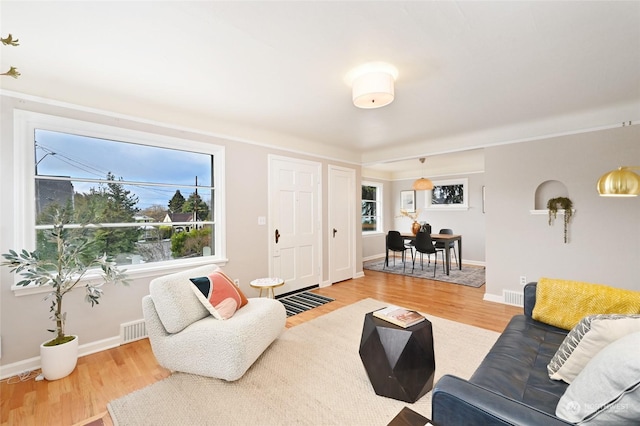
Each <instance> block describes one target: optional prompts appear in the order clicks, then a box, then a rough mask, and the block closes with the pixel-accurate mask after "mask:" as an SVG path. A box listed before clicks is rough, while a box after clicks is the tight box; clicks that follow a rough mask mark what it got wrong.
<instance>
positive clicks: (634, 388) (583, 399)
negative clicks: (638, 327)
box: [556, 332, 640, 426]
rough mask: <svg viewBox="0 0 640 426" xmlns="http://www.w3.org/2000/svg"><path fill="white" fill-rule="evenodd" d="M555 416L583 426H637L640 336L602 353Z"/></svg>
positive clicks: (562, 400) (639, 413)
mask: <svg viewBox="0 0 640 426" xmlns="http://www.w3.org/2000/svg"><path fill="white" fill-rule="evenodd" d="M556 415H557V416H558V417H560V418H562V419H564V420H567V421H569V422H573V423H578V422H580V424H593V425H596V424H611V425H616V426H621V425H637V424H638V419H640V332H638V333H632V334H629V335H627V336H624V337H622V338H620V339H618V340H616V341H615V342H613V343H611V344H610V345H608V346H607V347H606V348H604V349H602V350H601V351H600V352H598V354H597V355H596V356H594V357H593V359H592V360H591V361H589V363H588V364H587V366H586V367H585V368H584V369H583V370H582V372H581V373H580V374H579V375H578V377H576V378H575V380H574V381H573V382H572V383H571V385H569V387H568V388H567V391H566V392H565V394H564V395H563V396H562V398H560V401H559V402H558V406H557V408H556Z"/></svg>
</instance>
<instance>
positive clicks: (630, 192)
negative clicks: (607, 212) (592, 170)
mask: <svg viewBox="0 0 640 426" xmlns="http://www.w3.org/2000/svg"><path fill="white" fill-rule="evenodd" d="M632 169H636V170H640V166H622V167H618V168H617V169H616V170H612V171H610V172H607V173H605V174H604V175H602V177H601V178H600V179H598V184H597V188H598V193H599V194H600V195H601V196H603V197H637V196H638V195H639V194H640V176H639V175H638V174H637V173H634V172H632V171H631V170H632Z"/></svg>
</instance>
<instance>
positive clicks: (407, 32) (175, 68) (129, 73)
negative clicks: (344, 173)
mask: <svg viewBox="0 0 640 426" xmlns="http://www.w3.org/2000/svg"><path fill="white" fill-rule="evenodd" d="M0 25H1V26H0V30H1V32H2V36H3V37H6V35H7V34H8V33H11V34H13V36H14V38H18V39H19V40H20V46H18V47H9V46H2V47H1V49H2V50H1V66H2V71H4V70H6V69H8V67H9V66H15V67H17V68H18V70H19V71H20V72H21V74H22V75H21V77H20V78H19V79H12V78H10V77H2V78H0V87H1V88H2V89H3V90H5V91H8V92H9V93H11V92H13V93H21V94H26V95H33V96H37V97H43V98H48V99H54V100H56V101H61V102H67V103H72V104H75V105H82V106H86V107H89V108H96V109H99V110H106V111H114V112H118V113H121V114H124V115H132V116H136V117H140V118H143V119H149V120H155V121H162V122H169V123H172V124H175V125H177V126H182V127H185V128H193V129H198V130H202V131H206V132H210V133H213V134H218V135H222V136H228V137H233V138H234V139H239V140H248V141H253V142H258V143H262V144H265V145H270V146H280V147H283V148H287V149H292V150H298V151H304V152H310V153H314V154H317V155H323V156H325V157H327V158H340V159H343V160H346V161H348V162H352V163H357V164H363V165H364V166H365V167H367V168H370V169H375V170H378V171H379V172H380V173H392V174H393V173H397V172H398V170H402V169H406V168H407V167H409V166H411V165H412V164H415V165H416V167H415V169H416V170H423V169H425V168H426V169H427V170H426V173H424V174H426V175H430V174H433V173H434V172H433V170H429V167H430V165H431V167H433V165H434V164H438V163H439V162H440V161H442V162H443V163H442V164H445V163H447V160H446V158H447V156H448V155H451V153H457V155H458V157H453V158H454V159H455V161H450V162H451V163H453V164H458V165H460V164H463V163H464V164H466V163H469V164H470V165H469V170H473V169H474V168H475V169H477V168H478V167H483V161H482V160H481V157H482V155H481V153H482V151H477V150H476V151H471V152H466V151H467V150H469V149H478V148H482V147H486V146H491V145H496V144H502V143H510V142H519V141H526V140H533V139H536V138H541V137H544V136H546V135H557V134H566V133H572V132H579V131H583V130H585V129H590V128H597V127H600V126H607V125H611V124H614V123H622V122H623V121H629V120H634V121H635V120H638V119H640V2H638V1H632V2H611V1H601V2H598V1H594V2H573V1H570V2H560V1H554V2H538V1H534V2H527V1H517V2H488V1H487V2H485V1H479V2H478V1H473V2H459V1H458V2H454V1H447V2H427V1H412V2H402V1H374V2H366V1H343V2H340V1H301V2H292V1H289V2H280V1H258V2H251V1H233V2H232V1H228V2H227V1H194V2H189V1H173V2H171V1H169V2H158V1H155V2H151V1H139V2H134V1H117V2H113V1H112V2H110V1H97V2H92V1H82V2H78V1H43V2H36V1H5V0H2V1H1V3H0ZM369 61H385V62H389V63H391V64H393V65H395V66H396V67H397V68H398V71H399V75H398V78H397V81H396V85H395V94H396V97H395V100H394V102H393V103H392V104H390V105H389V106H386V107H383V108H379V109H372V110H371V109H370V110H363V109H358V108H356V107H354V106H353V104H352V103H351V89H350V87H349V86H348V84H347V83H346V82H345V76H346V74H347V73H348V72H349V70H351V69H352V68H354V67H356V66H358V65H360V64H362V63H364V62H369ZM442 154H447V155H446V156H443V155H442ZM421 156H427V157H429V158H430V159H431V160H430V161H427V162H426V163H425V167H420V166H421V165H420V163H419V162H418V161H417V159H416V158H418V157H421ZM396 160H407V161H408V162H407V163H404V164H403V163H396ZM390 163H395V165H391V164H390ZM438 167H439V166H438ZM443 170H444V169H443ZM394 176H395V175H394Z"/></svg>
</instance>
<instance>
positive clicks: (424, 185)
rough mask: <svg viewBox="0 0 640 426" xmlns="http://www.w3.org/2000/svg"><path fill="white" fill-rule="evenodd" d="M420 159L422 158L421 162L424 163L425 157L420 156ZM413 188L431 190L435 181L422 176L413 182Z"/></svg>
mask: <svg viewBox="0 0 640 426" xmlns="http://www.w3.org/2000/svg"><path fill="white" fill-rule="evenodd" d="M419 160H420V162H421V163H422V164H424V160H425V158H424V157H423V158H420V159H419ZM413 189H414V190H415V191H429V190H432V189H433V182H431V181H430V180H429V179H427V178H423V177H421V178H420V179H418V180H416V181H415V182H413Z"/></svg>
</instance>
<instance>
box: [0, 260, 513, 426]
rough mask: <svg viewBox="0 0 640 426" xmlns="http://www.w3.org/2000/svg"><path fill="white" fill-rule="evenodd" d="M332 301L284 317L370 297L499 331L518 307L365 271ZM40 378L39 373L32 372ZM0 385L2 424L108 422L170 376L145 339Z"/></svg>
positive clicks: (477, 292) (455, 288)
mask: <svg viewBox="0 0 640 426" xmlns="http://www.w3.org/2000/svg"><path fill="white" fill-rule="evenodd" d="M314 291H315V292H316V293H318V294H322V295H325V296H328V297H331V298H334V299H335V301H334V302H331V303H327V304H326V305H322V306H320V307H318V308H315V309H312V310H310V311H307V312H303V313H301V314H298V315H295V316H293V317H290V318H288V319H287V327H292V326H295V325H298V324H301V323H303V322H305V321H309V320H310V319H313V318H315V317H318V316H320V315H322V314H325V313H328V312H331V311H333V310H335V309H338V308H340V307H343V306H346V305H349V304H351V303H354V302H357V301H358V300H361V299H366V298H372V299H377V300H381V301H384V302H388V303H390V304H396V305H401V306H404V307H407V308H410V309H415V310H418V311H421V312H424V313H428V314H432V315H436V316H439V317H442V318H447V319H450V320H454V321H459V322H463V323H465V324H470V325H474V326H477V327H482V328H486V329H489V330H494V331H502V330H503V329H504V327H505V325H506V324H507V322H508V321H509V319H510V318H511V317H512V316H513V315H516V314H519V313H521V312H522V308H517V307H513V306H507V305H502V304H499V303H493V302H486V301H483V300H482V298H483V295H484V291H485V290H484V286H483V287H480V288H473V287H466V286H462V285H456V284H448V283H444V282H439V281H430V280H425V279H420V278H411V277H405V276H401V275H393V274H386V273H382V272H374V271H368V270H366V271H365V277H363V278H358V279H355V280H348V281H344V282H341V283H337V284H334V285H332V286H330V287H325V288H320V289H317V290H314ZM36 373H37V372H36ZM33 376H35V373H34V375H32V378H31V379H29V380H25V381H19V380H18V379H17V378H15V377H14V378H11V379H8V380H4V381H2V383H0V397H1V401H2V402H1V412H0V421H1V424H2V425H21V426H22V425H25V426H28V425H38V426H39V425H85V424H87V423H90V422H95V423H92V426H93V425H94V424H95V425H100V424H105V425H112V422H111V418H110V417H109V414H108V413H107V403H108V402H109V401H111V400H113V399H116V398H119V397H121V396H124V395H126V394H128V393H130V392H132V391H134V390H137V389H140V388H142V387H145V386H147V385H150V384H152V383H154V382H156V381H158V380H161V379H163V378H165V377H167V376H169V371H167V370H165V369H164V368H162V367H160V366H158V365H157V364H156V360H155V358H154V356H153V353H152V352H151V348H150V346H149V342H148V340H147V339H144V340H139V341H137V342H133V343H129V344H126V345H122V346H120V347H118V348H114V349H110V350H106V351H102V352H99V353H96V354H92V355H88V356H85V357H82V358H80V359H79V360H78V366H77V367H76V369H75V371H74V372H73V373H72V374H71V375H70V376H68V377H66V378H64V379H60V380H56V381H52V382H47V381H46V380H45V381H40V382H36V381H34V380H33Z"/></svg>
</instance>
